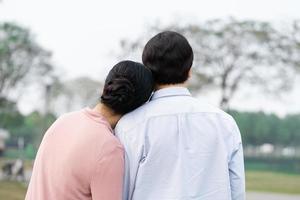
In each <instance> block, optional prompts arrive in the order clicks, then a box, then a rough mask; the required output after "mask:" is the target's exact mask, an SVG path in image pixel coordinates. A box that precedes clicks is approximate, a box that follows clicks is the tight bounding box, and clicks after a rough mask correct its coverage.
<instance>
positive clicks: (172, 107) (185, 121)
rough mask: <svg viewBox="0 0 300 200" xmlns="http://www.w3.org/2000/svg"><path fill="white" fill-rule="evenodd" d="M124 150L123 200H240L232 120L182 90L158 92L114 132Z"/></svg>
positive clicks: (240, 170) (237, 138)
mask: <svg viewBox="0 0 300 200" xmlns="http://www.w3.org/2000/svg"><path fill="white" fill-rule="evenodd" d="M115 132H116V135H117V137H118V138H119V139H120V141H121V143H122V144H123V145H124V148H125V152H126V157H125V160H126V165H125V182H124V193H123V199H124V200H244V199H245V175H244V161H243V149H242V141H241V135H240V132H239V129H238V127H237V125H236V123H235V121H234V119H233V118H232V117H231V116H230V115H228V114H226V113H225V112H223V111H221V110H220V109H218V108H215V107H213V106H211V105H208V104H205V103H202V102H200V101H199V100H198V99H195V98H193V97H191V95H190V93H189V91H188V90H187V89H186V88H182V87H172V88H165V89H161V90H158V91H156V92H155V93H154V95H153V96H152V98H151V100H150V102H149V103H147V104H145V105H143V106H141V107H140V108H138V109H136V110H135V111H133V112H131V113H129V114H127V115H125V116H124V117H123V118H122V119H121V120H120V121H119V123H118V124H117V126H116V129H115Z"/></svg>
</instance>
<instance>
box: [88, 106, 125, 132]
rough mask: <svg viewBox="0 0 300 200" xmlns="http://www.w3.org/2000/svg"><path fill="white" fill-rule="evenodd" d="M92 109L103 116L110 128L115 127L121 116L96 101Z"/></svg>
mask: <svg viewBox="0 0 300 200" xmlns="http://www.w3.org/2000/svg"><path fill="white" fill-rule="evenodd" d="M93 110H94V111H96V112H98V113H100V114H101V115H102V116H104V118H105V119H106V120H107V121H108V122H109V124H110V125H111V127H112V128H115V126H116V124H117V123H118V121H119V120H120V118H121V115H119V114H116V113H114V112H113V111H112V110H111V109H110V108H109V107H107V106H106V105H104V104H102V103H98V104H97V105H96V106H95V107H94V109H93Z"/></svg>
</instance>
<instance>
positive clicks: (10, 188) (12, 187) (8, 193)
mask: <svg viewBox="0 0 300 200" xmlns="http://www.w3.org/2000/svg"><path fill="white" fill-rule="evenodd" d="M25 194H26V186H25V185H24V184H23V183H16V182H11V181H2V182H1V181H0V199H3V200H4V199H5V200H23V199H24V198H25Z"/></svg>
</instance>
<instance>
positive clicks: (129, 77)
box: [100, 60, 154, 114]
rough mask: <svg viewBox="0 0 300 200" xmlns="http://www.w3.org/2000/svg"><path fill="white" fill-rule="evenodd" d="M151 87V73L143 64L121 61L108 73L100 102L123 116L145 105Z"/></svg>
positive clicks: (152, 83) (152, 84)
mask: <svg viewBox="0 0 300 200" xmlns="http://www.w3.org/2000/svg"><path fill="white" fill-rule="evenodd" d="M153 86H154V82H153V77H152V73H151V71H150V70H149V69H147V68H146V67H145V66H144V65H143V64H141V63H137V62H133V61H129V60H125V61H121V62H119V63H118V64H116V65H115V66H114V67H113V68H112V69H111V70H110V72H109V73H108V75H107V77H106V80H105V84H104V88H103V93H102V96H101V100H100V101H101V103H103V104H104V105H106V106H108V107H109V108H111V109H112V110H113V111H114V112H115V113H118V114H125V113H128V112H130V111H132V110H134V109H136V108H137V107H139V106H141V105H142V104H143V103H145V102H146V101H147V100H148V99H149V97H150V95H151V93H152V90H153Z"/></svg>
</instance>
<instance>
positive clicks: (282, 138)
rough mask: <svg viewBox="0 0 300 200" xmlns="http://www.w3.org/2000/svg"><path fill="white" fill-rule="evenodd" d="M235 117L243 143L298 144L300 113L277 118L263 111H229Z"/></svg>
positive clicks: (299, 141)
mask: <svg viewBox="0 0 300 200" xmlns="http://www.w3.org/2000/svg"><path fill="white" fill-rule="evenodd" d="M229 113H230V114H231V115H232V116H233V117H234V118H235V120H236V122H237V124H238V126H239V128H240V131H241V134H242V137H243V142H244V145H245V146H247V145H255V146H256V145H261V144H264V143H271V144H275V145H286V146H288V145H292V146H297V145H300V115H287V116H286V117H284V118H279V117H278V116H276V115H274V114H265V113H263V112H238V111H232V110H231V111H229Z"/></svg>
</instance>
